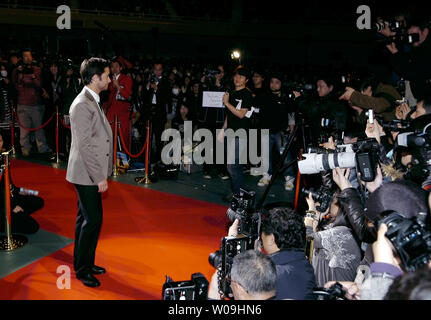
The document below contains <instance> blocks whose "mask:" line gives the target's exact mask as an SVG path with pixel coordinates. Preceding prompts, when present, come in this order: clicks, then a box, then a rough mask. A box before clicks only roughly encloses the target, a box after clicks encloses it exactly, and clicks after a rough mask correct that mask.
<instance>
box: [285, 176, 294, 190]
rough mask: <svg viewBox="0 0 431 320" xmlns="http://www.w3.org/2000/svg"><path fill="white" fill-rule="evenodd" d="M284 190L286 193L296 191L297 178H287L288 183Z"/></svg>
mask: <svg viewBox="0 0 431 320" xmlns="http://www.w3.org/2000/svg"><path fill="white" fill-rule="evenodd" d="M284 189H286V191H293V189H295V178H294V177H289V176H287V177H286V183H285V184H284Z"/></svg>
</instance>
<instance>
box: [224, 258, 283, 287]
mask: <svg viewBox="0 0 431 320" xmlns="http://www.w3.org/2000/svg"><path fill="white" fill-rule="evenodd" d="M231 279H232V281H235V282H237V283H238V284H240V285H241V286H242V287H243V288H244V290H246V291H247V293H248V294H251V295H253V294H259V293H269V292H274V293H275V291H276V288H277V271H276V268H275V264H274V262H273V261H272V260H271V258H269V257H268V256H266V255H265V254H263V253H262V252H259V251H254V250H248V251H244V252H242V253H240V254H238V255H236V256H235V257H234V258H233V262H232V270H231Z"/></svg>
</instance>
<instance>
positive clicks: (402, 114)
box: [395, 103, 412, 120]
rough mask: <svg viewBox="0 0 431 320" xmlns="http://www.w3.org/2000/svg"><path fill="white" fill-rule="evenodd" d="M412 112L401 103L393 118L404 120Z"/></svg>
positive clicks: (406, 105) (405, 104)
mask: <svg viewBox="0 0 431 320" xmlns="http://www.w3.org/2000/svg"><path fill="white" fill-rule="evenodd" d="M411 111H412V109H411V108H410V106H409V105H408V104H407V103H403V104H402V105H399V106H398V107H397V109H396V110H395V117H397V119H398V120H406V118H407V115H408V114H409V113H410V112H411Z"/></svg>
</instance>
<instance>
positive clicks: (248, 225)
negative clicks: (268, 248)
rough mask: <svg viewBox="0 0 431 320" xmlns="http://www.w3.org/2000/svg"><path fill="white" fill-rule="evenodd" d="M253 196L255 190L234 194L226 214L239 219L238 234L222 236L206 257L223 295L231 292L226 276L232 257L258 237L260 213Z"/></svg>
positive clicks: (248, 247) (230, 266) (251, 244)
mask: <svg viewBox="0 0 431 320" xmlns="http://www.w3.org/2000/svg"><path fill="white" fill-rule="evenodd" d="M255 198H256V193H255V192H253V191H245V190H242V189H241V190H240V193H239V194H236V195H234V197H233V199H232V203H231V206H230V208H229V209H228V210H227V212H226V214H227V216H228V218H229V220H230V221H232V222H234V221H235V220H236V219H238V220H239V225H238V235H237V236H230V237H223V238H222V239H221V244H220V250H217V251H216V252H214V253H211V254H210V255H209V257H208V261H209V263H210V264H211V265H212V266H213V267H214V268H216V269H218V271H217V272H218V287H219V291H220V293H221V294H223V295H224V296H225V297H229V296H230V294H231V293H232V289H231V287H230V282H229V281H228V279H227V278H228V277H229V276H230V271H231V269H232V263H233V258H234V257H235V256H236V255H238V254H240V253H241V252H244V251H247V250H251V249H254V243H255V241H256V239H258V238H259V233H260V214H259V213H256V212H255Z"/></svg>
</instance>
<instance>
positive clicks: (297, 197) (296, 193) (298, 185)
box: [294, 150, 302, 212]
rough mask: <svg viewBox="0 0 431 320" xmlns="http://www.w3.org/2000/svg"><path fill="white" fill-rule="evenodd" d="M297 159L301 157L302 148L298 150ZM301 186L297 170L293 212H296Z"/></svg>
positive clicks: (299, 173)
mask: <svg viewBox="0 0 431 320" xmlns="http://www.w3.org/2000/svg"><path fill="white" fill-rule="evenodd" d="M299 159H300V160H301V159H302V150H301V151H300V152H299ZM300 188H301V172H299V170H298V175H297V177H296V190H295V203H294V210H295V212H298V202H299V192H300Z"/></svg>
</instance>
